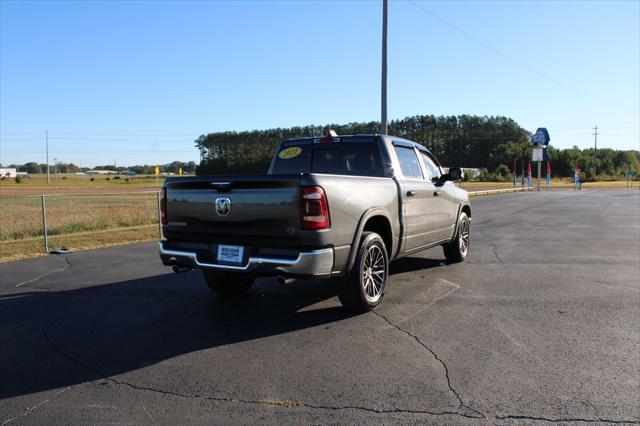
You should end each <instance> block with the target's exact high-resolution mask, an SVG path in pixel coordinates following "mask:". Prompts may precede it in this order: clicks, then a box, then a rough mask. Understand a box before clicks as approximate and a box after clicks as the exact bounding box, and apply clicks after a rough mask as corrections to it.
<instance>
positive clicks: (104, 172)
mask: <svg viewBox="0 0 640 426" xmlns="http://www.w3.org/2000/svg"><path fill="white" fill-rule="evenodd" d="M85 174H87V175H115V174H118V172H115V171H113V170H87V171H86V172H85Z"/></svg>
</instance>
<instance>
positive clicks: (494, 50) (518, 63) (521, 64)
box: [407, 0, 580, 93]
mask: <svg viewBox="0 0 640 426" xmlns="http://www.w3.org/2000/svg"><path fill="white" fill-rule="evenodd" d="M407 1H408V2H409V3H411V4H412V5H414V6H415V7H417V8H418V9H420V10H422V11H423V12H424V13H426V14H428V15H429V16H431V17H432V18H434V19H436V20H438V21H440V22H441V23H443V24H444V25H446V26H448V27H449V28H451V29H453V30H454V31H456V32H458V33H460V34H462V35H463V36H465V37H467V38H468V39H470V40H473V41H474V42H476V43H477V44H479V45H481V46H482V47H484V48H486V49H489V50H491V51H492V52H493V53H495V54H497V55H499V56H502V57H503V58H505V59H508V60H509V61H511V62H513V63H515V64H517V65H520V66H521V67H523V68H525V69H526V70H528V71H531V72H532V73H534V74H538V75H539V76H540V77H543V78H546V79H547V80H549V81H552V82H554V83H556V84H558V85H560V86H563V87H564V88H566V89H569V90H572V91H574V92H578V93H580V91H579V90H577V89H576V88H574V87H572V86H570V85H568V84H566V83H563V82H562V81H560V80H557V79H555V78H553V77H551V76H549V75H547V74H545V73H543V72H541V71H538V70H537V69H535V68H532V67H530V66H529V65H527V64H525V63H524V62H521V61H519V60H518V59H516V58H514V57H513V56H510V55H508V54H506V53H504V52H502V51H501V50H498V49H496V48H495V47H493V46H491V45H490V44H488V43H485V42H484V41H482V40H480V39H479V38H478V37H476V36H474V35H472V34H470V33H468V32H467V31H465V30H463V29H461V28H458V27H457V26H455V25H453V24H452V23H451V22H449V21H447V20H446V19H444V18H442V17H440V16H438V15H436V14H435V13H433V12H431V11H430V10H429V9H427V8H425V7H423V6H422V5H421V4H419V3H418V2H416V1H415V0H407Z"/></svg>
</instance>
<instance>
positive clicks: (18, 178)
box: [16, 175, 23, 183]
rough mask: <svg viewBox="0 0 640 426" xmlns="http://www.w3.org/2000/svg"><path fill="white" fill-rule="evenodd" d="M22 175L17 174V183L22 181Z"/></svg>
mask: <svg viewBox="0 0 640 426" xmlns="http://www.w3.org/2000/svg"><path fill="white" fill-rule="evenodd" d="M22 179H23V178H22V176H20V175H18V176H16V183H22Z"/></svg>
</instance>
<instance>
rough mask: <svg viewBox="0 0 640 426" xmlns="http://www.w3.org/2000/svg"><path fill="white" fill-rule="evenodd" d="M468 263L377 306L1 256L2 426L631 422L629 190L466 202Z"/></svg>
mask: <svg viewBox="0 0 640 426" xmlns="http://www.w3.org/2000/svg"><path fill="white" fill-rule="evenodd" d="M472 209H473V223H472V242H471V249H470V256H469V258H468V261H467V262H466V263H462V264H456V265H446V264H445V262H444V258H443V255H442V250H441V249H439V248H436V249H431V250H429V251H426V252H424V253H421V254H419V255H417V256H414V257H411V258H407V259H404V260H400V261H398V262H396V263H395V264H393V265H392V271H391V272H392V275H391V281H390V283H389V285H388V288H387V293H386V296H385V300H384V302H383V304H382V305H381V306H380V307H379V309H378V310H376V311H375V312H373V313H367V314H363V315H356V316H353V315H349V314H348V313H346V312H345V311H344V310H343V309H341V307H340V304H339V302H338V300H337V297H335V292H336V289H335V286H333V285H329V284H327V283H323V282H309V281H299V282H297V283H294V284H292V285H287V286H280V285H278V284H277V283H276V282H275V280H271V279H263V280H260V281H259V282H258V283H257V284H256V285H255V286H254V287H253V289H252V290H251V292H250V294H249V296H248V297H247V298H246V299H241V300H233V301H228V300H222V299H219V298H217V297H216V296H214V295H213V293H211V292H210V291H209V290H208V288H206V285H205V284H204V281H203V280H202V278H201V276H200V274H199V272H196V271H194V272H187V273H183V274H174V273H172V272H171V271H170V270H169V269H168V268H165V267H163V266H161V265H160V262H159V260H158V257H157V254H156V248H155V245H154V244H153V243H143V244H134V245H125V246H119V247H111V248H106V249H100V250H92V251H85V252H78V253H71V254H69V255H65V256H49V257H43V258H36V259H29V260H22V261H17V262H11V263H2V264H0V425H4V424H51V423H118V424H119V423H134V424H157V423H166V424H169V423H173V424H183V423H196V422H197V423H200V422H208V423H218V424H220V423H222V424H237V423H244V424H246V423H266V424H274V423H307V424H308V423H314V424H315V423H334V424H335V423H341V424H344V423H348V424H352V423H371V422H376V423H402V424H410V423H418V422H419V423H446V424H529V423H541V424H543V423H550V422H561V423H576V424H582V423H584V422H595V423H606V422H612V423H618V424H620V423H625V422H628V423H638V422H640V357H639V355H638V354H639V353H640V194H639V193H638V191H632V190H627V191H625V190H588V191H581V192H573V191H552V192H543V193H516V194H505V195H496V196H487V197H480V198H476V199H473V200H472Z"/></svg>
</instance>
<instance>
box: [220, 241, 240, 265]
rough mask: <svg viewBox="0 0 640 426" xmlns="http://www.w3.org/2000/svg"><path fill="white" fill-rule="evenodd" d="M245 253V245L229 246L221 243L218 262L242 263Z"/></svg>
mask: <svg viewBox="0 0 640 426" xmlns="http://www.w3.org/2000/svg"><path fill="white" fill-rule="evenodd" d="M243 255H244V247H242V246H227V245H223V244H220V245H219V246H218V262H232V263H242V257H243Z"/></svg>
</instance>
